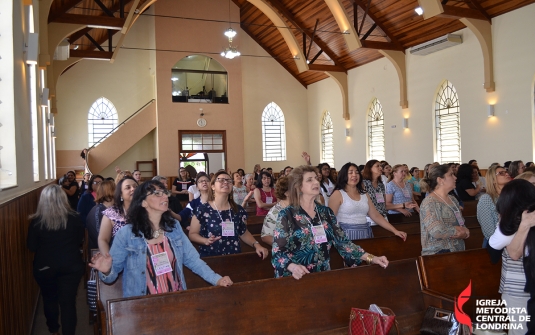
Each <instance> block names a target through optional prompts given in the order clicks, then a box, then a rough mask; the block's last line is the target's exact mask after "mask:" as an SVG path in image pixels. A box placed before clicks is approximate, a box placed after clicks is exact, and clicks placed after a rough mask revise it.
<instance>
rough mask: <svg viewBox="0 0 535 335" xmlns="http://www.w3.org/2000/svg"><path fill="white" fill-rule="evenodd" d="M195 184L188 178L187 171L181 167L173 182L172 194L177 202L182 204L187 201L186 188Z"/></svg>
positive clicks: (187, 193)
mask: <svg viewBox="0 0 535 335" xmlns="http://www.w3.org/2000/svg"><path fill="white" fill-rule="evenodd" d="M193 184H195V182H194V181H193V180H192V179H189V178H188V171H186V169H185V168H183V167H181V168H180V169H179V170H178V178H176V179H175V181H174V182H173V188H172V192H173V194H175V195H176V197H177V198H178V200H180V201H182V202H188V201H189V192H188V188H189V187H190V186H191V185H193Z"/></svg>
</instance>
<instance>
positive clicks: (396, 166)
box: [388, 164, 405, 181]
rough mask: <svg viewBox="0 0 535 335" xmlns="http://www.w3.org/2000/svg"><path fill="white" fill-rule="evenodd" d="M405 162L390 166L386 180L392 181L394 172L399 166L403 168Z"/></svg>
mask: <svg viewBox="0 0 535 335" xmlns="http://www.w3.org/2000/svg"><path fill="white" fill-rule="evenodd" d="M404 167H405V164H396V165H394V166H393V167H392V172H390V177H388V181H392V179H394V172H396V171H397V170H399V168H404Z"/></svg>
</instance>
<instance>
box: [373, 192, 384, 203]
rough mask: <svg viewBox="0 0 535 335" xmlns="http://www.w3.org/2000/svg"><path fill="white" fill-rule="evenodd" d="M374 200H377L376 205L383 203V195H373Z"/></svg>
mask: <svg viewBox="0 0 535 335" xmlns="http://www.w3.org/2000/svg"><path fill="white" fill-rule="evenodd" d="M375 199H376V200H377V203H383V202H385V197H384V196H383V193H375Z"/></svg>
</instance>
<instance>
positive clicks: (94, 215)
mask: <svg viewBox="0 0 535 335" xmlns="http://www.w3.org/2000/svg"><path fill="white" fill-rule="evenodd" d="M105 209H106V206H104V205H103V204H97V205H95V207H93V208H91V210H90V211H89V213H88V214H87V217H86V219H85V226H86V228H87V237H88V239H87V242H88V243H87V248H88V249H89V250H87V252H90V251H91V249H98V233H99V232H100V223H101V222H102V216H103V214H102V212H103V211H104V210H105Z"/></svg>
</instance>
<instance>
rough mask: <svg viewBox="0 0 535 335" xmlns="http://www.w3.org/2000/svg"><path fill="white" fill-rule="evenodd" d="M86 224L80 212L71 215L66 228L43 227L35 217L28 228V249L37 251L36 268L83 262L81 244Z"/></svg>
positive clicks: (34, 261)
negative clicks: (52, 228) (81, 218)
mask: <svg viewBox="0 0 535 335" xmlns="http://www.w3.org/2000/svg"><path fill="white" fill-rule="evenodd" d="M83 239H84V226H83V224H82V221H81V220H80V216H79V215H78V214H75V215H69V219H68V221H67V228H66V229H59V230H47V229H44V228H43V229H41V226H40V224H39V219H33V220H32V222H31V223H30V228H29V229H28V240H27V245H28V249H30V251H31V252H35V256H34V258H33V266H34V268H35V269H42V268H44V267H46V266H48V267H50V268H60V267H64V266H71V265H76V264H79V263H82V255H81V254H80V245H81V244H82V240H83Z"/></svg>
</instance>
